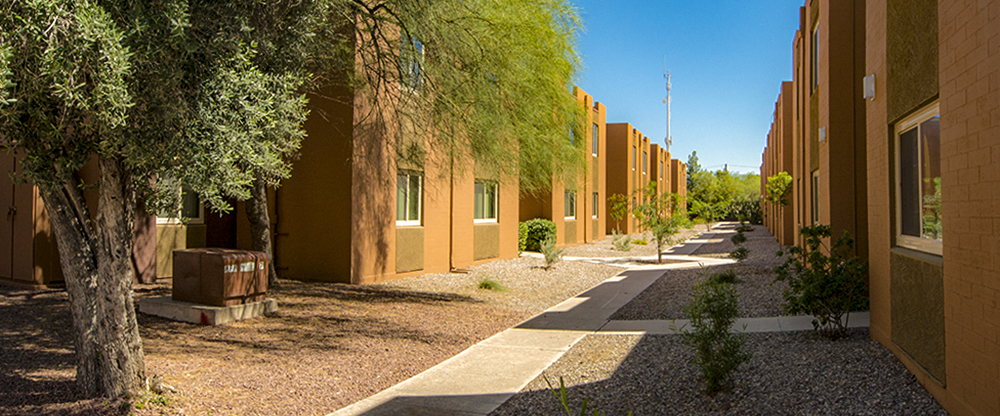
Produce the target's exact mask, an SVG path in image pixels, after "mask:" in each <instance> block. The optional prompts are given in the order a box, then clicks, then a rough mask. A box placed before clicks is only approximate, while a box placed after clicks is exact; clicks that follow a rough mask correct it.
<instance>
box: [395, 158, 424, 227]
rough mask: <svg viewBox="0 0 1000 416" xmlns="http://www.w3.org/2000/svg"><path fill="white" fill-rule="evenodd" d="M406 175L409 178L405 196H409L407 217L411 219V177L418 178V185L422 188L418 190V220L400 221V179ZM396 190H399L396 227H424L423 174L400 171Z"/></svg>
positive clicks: (397, 173) (397, 193) (397, 176)
mask: <svg viewBox="0 0 1000 416" xmlns="http://www.w3.org/2000/svg"><path fill="white" fill-rule="evenodd" d="M404 175H405V176H406V177H407V180H406V192H405V195H406V196H407V201H406V205H405V206H406V213H407V217H409V207H410V201H409V195H410V183H411V182H410V177H412V176H416V177H417V179H418V181H417V185H418V186H419V187H420V188H419V190H418V191H419V193H418V199H417V219H416V220H410V219H404V220H401V219H399V211H398V209H399V191H398V190H399V178H400V176H404ZM396 189H397V192H396V207H397V211H396V226H397V227H419V226H421V225H423V220H424V175H423V173H420V172H416V171H409V170H400V171H398V172H396Z"/></svg>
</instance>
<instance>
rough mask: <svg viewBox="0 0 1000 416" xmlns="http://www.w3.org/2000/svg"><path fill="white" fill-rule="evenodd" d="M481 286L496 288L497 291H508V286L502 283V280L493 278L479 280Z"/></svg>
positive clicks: (481, 287)
mask: <svg viewBox="0 0 1000 416" xmlns="http://www.w3.org/2000/svg"><path fill="white" fill-rule="evenodd" d="M479 288H480V289H486V290H495V291H497V292H506V291H507V288H505V287H503V285H502V284H500V282H498V281H496V280H492V279H484V280H483V281H481V282H479Z"/></svg>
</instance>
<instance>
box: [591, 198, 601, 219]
mask: <svg viewBox="0 0 1000 416" xmlns="http://www.w3.org/2000/svg"><path fill="white" fill-rule="evenodd" d="M600 204H601V197H600V195H598V194H597V192H594V209H593V210H591V213H592V214H591V217H594V218H597V213H598V210H597V207H598V206H600Z"/></svg>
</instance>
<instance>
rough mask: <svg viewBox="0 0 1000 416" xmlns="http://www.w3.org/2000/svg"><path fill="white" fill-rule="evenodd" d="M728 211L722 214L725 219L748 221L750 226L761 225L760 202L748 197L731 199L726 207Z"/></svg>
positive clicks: (762, 220) (762, 214) (762, 218)
mask: <svg viewBox="0 0 1000 416" xmlns="http://www.w3.org/2000/svg"><path fill="white" fill-rule="evenodd" d="M728 209H729V211H728V212H727V213H725V214H723V217H725V218H740V217H743V221H749V222H750V223H751V224H763V223H764V212H763V211H762V210H761V207H760V200H758V199H757V198H751V197H748V196H739V197H736V198H735V199H733V201H732V202H731V203H730V204H729V206H728Z"/></svg>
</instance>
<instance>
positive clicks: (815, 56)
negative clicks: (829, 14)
mask: <svg viewBox="0 0 1000 416" xmlns="http://www.w3.org/2000/svg"><path fill="white" fill-rule="evenodd" d="M812 87H813V89H814V90H815V89H816V88H817V87H819V22H816V26H815V27H814V28H813V36H812Z"/></svg>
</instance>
